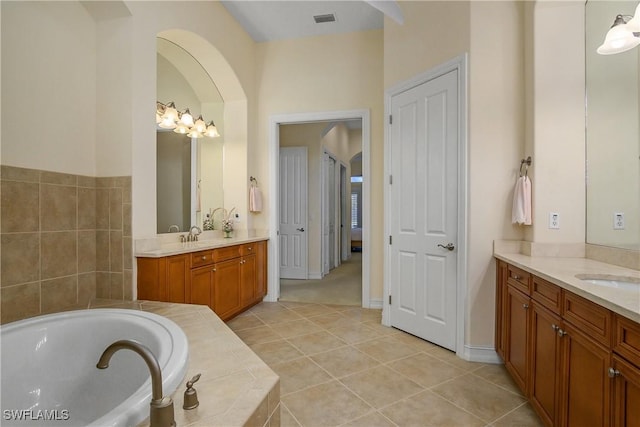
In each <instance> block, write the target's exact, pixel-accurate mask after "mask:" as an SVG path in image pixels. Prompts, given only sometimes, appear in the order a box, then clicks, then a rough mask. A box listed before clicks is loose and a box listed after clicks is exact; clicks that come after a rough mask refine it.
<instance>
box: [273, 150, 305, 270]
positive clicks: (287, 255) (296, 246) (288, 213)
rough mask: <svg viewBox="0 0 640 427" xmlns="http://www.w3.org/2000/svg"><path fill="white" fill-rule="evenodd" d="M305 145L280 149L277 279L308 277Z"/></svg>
mask: <svg viewBox="0 0 640 427" xmlns="http://www.w3.org/2000/svg"><path fill="white" fill-rule="evenodd" d="M307 175H308V174H307V147H282V148H280V189H279V191H280V194H279V200H280V228H279V231H280V236H279V237H280V243H279V244H280V278H282V279H303V280H306V279H308V274H309V272H308V239H307V203H308V201H307Z"/></svg>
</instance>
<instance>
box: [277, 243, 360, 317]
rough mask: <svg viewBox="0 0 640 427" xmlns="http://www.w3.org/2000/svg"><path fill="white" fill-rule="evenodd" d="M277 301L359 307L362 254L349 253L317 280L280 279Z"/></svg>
mask: <svg viewBox="0 0 640 427" xmlns="http://www.w3.org/2000/svg"><path fill="white" fill-rule="evenodd" d="M280 301H290V302H308V303H317V304H338V305H349V306H354V305H355V306H361V305H362V253H361V252H352V253H351V258H350V259H348V260H346V261H343V262H342V264H341V265H340V266H339V267H336V268H334V269H333V270H331V271H330V272H329V274H327V275H326V276H324V277H323V278H322V279H319V280H294V279H280Z"/></svg>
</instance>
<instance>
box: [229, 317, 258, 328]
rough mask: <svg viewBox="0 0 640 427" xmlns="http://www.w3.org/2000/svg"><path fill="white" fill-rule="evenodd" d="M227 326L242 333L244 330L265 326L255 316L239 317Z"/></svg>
mask: <svg viewBox="0 0 640 427" xmlns="http://www.w3.org/2000/svg"><path fill="white" fill-rule="evenodd" d="M227 326H228V327H230V328H231V330H233V331H241V330H242V329H250V328H257V327H258V326H264V322H263V321H262V320H260V319H259V318H258V317H256V316H254V315H253V314H249V315H246V316H238V317H235V318H234V319H233V320H231V321H230V322H228V323H227Z"/></svg>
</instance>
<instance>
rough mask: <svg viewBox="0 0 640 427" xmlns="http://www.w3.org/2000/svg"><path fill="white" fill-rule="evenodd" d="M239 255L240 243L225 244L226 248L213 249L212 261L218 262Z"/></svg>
mask: <svg viewBox="0 0 640 427" xmlns="http://www.w3.org/2000/svg"><path fill="white" fill-rule="evenodd" d="M239 256H240V245H235V246H227V247H226V248H218V249H214V250H213V261H214V262H220V261H226V260H228V259H233V258H238V257H239Z"/></svg>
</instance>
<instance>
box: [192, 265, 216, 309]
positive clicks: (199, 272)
mask: <svg viewBox="0 0 640 427" xmlns="http://www.w3.org/2000/svg"><path fill="white" fill-rule="evenodd" d="M214 268H215V267H214V266H212V265H210V266H206V267H200V268H194V269H193V270H191V301H190V302H191V304H201V305H207V306H209V307H211V308H213V307H212V304H211V288H212V286H213V273H214V272H213V270H214Z"/></svg>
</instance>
